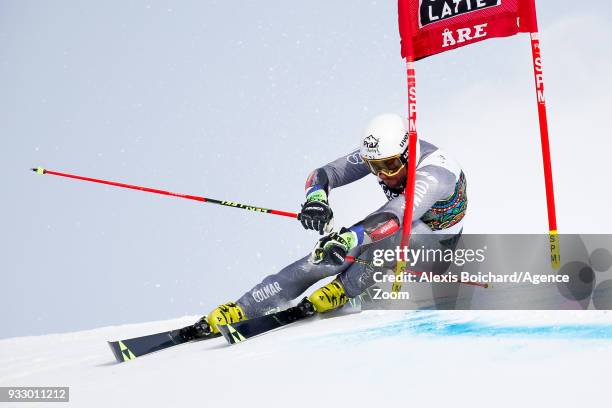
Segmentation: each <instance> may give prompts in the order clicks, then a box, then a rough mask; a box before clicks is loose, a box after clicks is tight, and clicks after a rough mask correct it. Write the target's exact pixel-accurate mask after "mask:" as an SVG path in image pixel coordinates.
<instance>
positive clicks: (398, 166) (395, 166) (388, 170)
mask: <svg viewBox="0 0 612 408" xmlns="http://www.w3.org/2000/svg"><path fill="white" fill-rule="evenodd" d="M363 161H364V162H365V163H366V164H367V165H368V168H369V169H370V171H371V172H372V173H373V174H375V175H377V176H378V174H379V173H382V174H384V175H385V176H387V177H393V176H395V175H396V174H398V173H399V172H400V171H402V169H403V168H404V165H405V164H404V162H403V161H402V158H401V154H398V155H395V156H391V157H387V158H386V159H376V160H368V159H366V158H363Z"/></svg>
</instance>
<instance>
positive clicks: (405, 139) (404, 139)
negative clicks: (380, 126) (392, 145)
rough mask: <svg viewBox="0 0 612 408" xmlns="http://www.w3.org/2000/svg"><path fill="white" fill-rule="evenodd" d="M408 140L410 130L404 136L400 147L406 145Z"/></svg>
mask: <svg viewBox="0 0 612 408" xmlns="http://www.w3.org/2000/svg"><path fill="white" fill-rule="evenodd" d="M406 142H408V132H406V134H405V135H404V138H403V139H402V142H401V143H400V147H404V146H406Z"/></svg>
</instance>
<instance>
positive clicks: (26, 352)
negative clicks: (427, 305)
mask: <svg viewBox="0 0 612 408" xmlns="http://www.w3.org/2000/svg"><path fill="white" fill-rule="evenodd" d="M195 318H196V317H195V316H186V317H183V318H180V319H175V320H169V321H162V322H152V323H143V324H134V325H125V326H117V327H106V328H100V329H96V330H90V331H82V332H75V333H65V334H53V335H44V336H36V337H21V338H11V339H5V340H1V341H0V385H2V386H9V385H11V386H35V385H38V386H70V399H71V401H70V406H75V407H76V406H78V407H85V406H86V407H110V406H119V407H122V406H147V407H175V406H198V407H209V406H221V405H218V404H224V405H225V406H227V405H228V404H229V405H231V406H240V407H245V406H257V407H260V406H269V407H276V406H287V407H320V406H330V404H334V405H335V404H342V405H343V406H346V405H347V404H357V406H366V405H368V404H376V405H379V404H381V403H385V404H388V403H394V404H401V406H415V407H416V406H425V404H426V406H428V407H435V406H444V405H447V404H458V405H459V406H464V405H467V404H469V405H470V406H483V407H484V406H487V407H488V406H492V405H493V406H495V407H513V408H515V407H517V406H533V407H539V406H542V407H544V406H554V407H565V406H567V407H575V406H583V404H593V405H594V406H600V404H599V403H600V402H601V401H602V400H604V398H606V396H605V395H603V394H601V392H602V391H601V390H602V389H605V388H603V386H604V384H606V383H607V382H608V373H609V366H610V361H612V347H611V342H610V340H611V339H612V314H610V313H608V312H599V311H586V312H585V311H581V312H570V311H559V312H550V311H546V312H533V311H527V312H524V311H521V312H514V311H493V312H483V311H480V312H475V311H469V312H465V311H461V312H459V311H452V312H439V311H417V312H408V311H366V312H362V313H357V314H351V315H346V316H341V317H333V318H327V319H314V320H311V321H306V322H301V323H297V324H294V325H293V326H290V327H287V328H285V329H281V330H278V331H275V332H272V333H269V334H266V335H263V336H260V337H257V338H254V339H251V340H249V341H247V342H244V343H241V344H238V345H235V346H228V345H227V344H226V342H225V340H224V339H223V338H216V339H212V340H206V341H201V342H197V343H192V344H186V345H182V346H177V347H174V348H172V349H168V350H164V351H161V352H158V353H154V354H151V355H148V356H143V357H140V358H137V359H136V360H133V361H130V362H127V363H121V364H119V363H116V362H115V360H114V357H113V355H112V353H111V351H110V349H109V348H108V346H107V344H106V342H107V340H118V339H124V338H130V337H136V336H140V335H145V334H150V333H153V332H158V331H164V330H169V329H174V328H177V327H181V326H184V325H187V324H190V323H192V322H193V321H194V320H195ZM9 405H10V404H9ZM27 405H28V406H32V404H27ZM41 405H42V404H41ZM7 406H8V405H7ZM16 406H25V405H24V404H21V405H19V404H17V405H16ZM43 406H46V405H43Z"/></svg>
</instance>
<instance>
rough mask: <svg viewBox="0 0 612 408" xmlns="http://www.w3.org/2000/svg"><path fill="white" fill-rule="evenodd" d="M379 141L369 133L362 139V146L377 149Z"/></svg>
mask: <svg viewBox="0 0 612 408" xmlns="http://www.w3.org/2000/svg"><path fill="white" fill-rule="evenodd" d="M379 142H380V140H378V139H377V138H375V137H374V136H372V135H370V136H368V137H366V138H365V139H363V146H364V147H366V148H367V149H368V150H374V149H378V144H379Z"/></svg>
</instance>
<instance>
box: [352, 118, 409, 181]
mask: <svg viewBox="0 0 612 408" xmlns="http://www.w3.org/2000/svg"><path fill="white" fill-rule="evenodd" d="M416 147H417V151H416V158H417V161H418V160H419V157H420V153H421V152H420V150H421V149H420V144H419V141H418V139H417V144H416ZM359 154H360V155H361V157H362V158H363V160H364V161H365V163H366V164H367V165H368V167H369V169H370V171H371V172H372V173H374V174H375V175H378V174H379V173H381V172H382V173H384V174H385V175H387V176H394V175H396V174H397V173H399V172H400V171H401V170H402V168H403V167H404V165H406V163H408V121H407V120H406V119H405V118H403V117H402V116H400V115H397V114H394V113H385V114H382V115H378V116H376V117H375V118H374V119H372V121H371V122H370V123H369V124H368V126H367V127H366V128H365V131H364V135H363V140H362V142H361V147H360V149H359Z"/></svg>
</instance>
